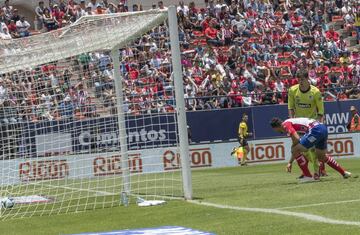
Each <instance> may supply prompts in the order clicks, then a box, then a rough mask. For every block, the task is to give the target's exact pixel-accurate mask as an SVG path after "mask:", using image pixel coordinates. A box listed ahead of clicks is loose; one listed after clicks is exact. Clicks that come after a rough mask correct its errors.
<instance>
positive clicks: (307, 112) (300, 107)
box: [288, 84, 324, 119]
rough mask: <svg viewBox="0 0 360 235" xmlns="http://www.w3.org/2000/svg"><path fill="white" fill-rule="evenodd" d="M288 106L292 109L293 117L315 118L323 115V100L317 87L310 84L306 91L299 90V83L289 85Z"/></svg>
mask: <svg viewBox="0 0 360 235" xmlns="http://www.w3.org/2000/svg"><path fill="white" fill-rule="evenodd" d="M288 108H289V109H293V110H294V112H295V117H307V118H312V119H317V118H318V115H324V101H323V98H322V96H321V92H320V91H319V89H318V88H316V87H314V86H312V85H311V86H310V89H309V90H308V91H307V92H302V91H300V88H299V84H297V85H294V86H292V87H290V89H289V92H288Z"/></svg>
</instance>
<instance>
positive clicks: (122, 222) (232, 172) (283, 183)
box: [0, 159, 360, 235]
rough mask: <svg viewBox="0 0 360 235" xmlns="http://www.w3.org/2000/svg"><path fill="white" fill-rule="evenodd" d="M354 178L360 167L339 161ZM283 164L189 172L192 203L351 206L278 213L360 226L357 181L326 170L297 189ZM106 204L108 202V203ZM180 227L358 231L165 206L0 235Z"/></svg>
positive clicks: (65, 218)
mask: <svg viewBox="0 0 360 235" xmlns="http://www.w3.org/2000/svg"><path fill="white" fill-rule="evenodd" d="M339 162H340V163H341V164H342V165H343V166H344V167H345V168H346V169H348V170H349V171H351V172H352V173H353V175H358V174H360V161H359V160H357V159H351V160H350V159H346V160H340V161H339ZM284 169H285V164H274V165H257V166H248V167H236V168H222V169H207V170H196V171H193V190H194V197H195V199H197V200H200V201H204V202H211V203H215V204H221V205H229V206H237V207H251V208H254V207H255V208H283V207H293V206H299V205H308V204H316V203H322V202H337V201H346V200H357V199H359V201H355V202H349V203H340V204H334V205H331V204H328V205H317V206H304V207H301V208H289V209H282V210H287V211H294V212H304V213H310V214H314V215H321V216H324V217H327V218H332V219H338V220H348V221H360V213H359V210H360V196H359V187H360V178H351V179H347V180H344V179H342V177H341V176H340V175H339V174H338V173H337V172H334V171H333V170H331V169H329V167H327V170H328V172H329V174H330V176H328V177H326V178H323V179H322V182H319V183H307V184H298V183H297V180H296V179H295V178H296V177H297V176H298V175H299V171H298V170H297V167H294V172H293V173H292V174H287V173H285V170H284ZM111 200H113V199H112V198H111ZM164 225H174V226H184V227H190V228H194V229H199V230H203V231H209V232H213V233H216V234H359V231H360V227H356V226H346V225H329V224H324V223H318V222H312V221H309V220H305V219H301V218H297V217H290V216H284V215H276V214H264V213H255V212H244V211H237V210H230V209H218V208H213V207H206V206H201V205H194V204H190V203H187V202H184V201H169V202H168V203H167V204H166V205H165V206H156V207H148V208H140V207H137V206H136V205H134V204H132V205H130V206H129V207H127V208H125V207H122V206H120V207H114V208H106V209H98V210H91V211H87V212H84V213H71V214H63V215H53V216H42V217H40V216H35V217H31V218H24V219H14V220H8V221H2V222H0V231H1V233H0V234H7V235H10V234H27V235H31V234H37V235H40V234H46V235H48V234H72V233H81V232H95V231H112V230H122V229H129V228H146V227H159V226H164Z"/></svg>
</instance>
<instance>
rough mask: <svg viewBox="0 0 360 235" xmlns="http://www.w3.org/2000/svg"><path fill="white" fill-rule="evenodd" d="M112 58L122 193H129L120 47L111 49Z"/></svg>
mask: <svg viewBox="0 0 360 235" xmlns="http://www.w3.org/2000/svg"><path fill="white" fill-rule="evenodd" d="M111 58H112V60H113V65H114V83H115V92H116V107H117V119H118V128H119V142H120V143H119V144H120V155H121V171H122V185H123V188H122V193H123V192H125V193H126V194H127V195H128V194H129V193H130V169H129V155H128V145H127V144H128V143H127V134H126V123H125V114H124V112H122V108H123V107H124V97H123V87H122V78H121V75H120V59H119V49H118V48H117V47H115V48H113V49H112V50H111Z"/></svg>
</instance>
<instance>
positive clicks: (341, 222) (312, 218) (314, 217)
mask: <svg viewBox="0 0 360 235" xmlns="http://www.w3.org/2000/svg"><path fill="white" fill-rule="evenodd" d="M188 202H190V203H193V204H197V205H203V206H209V207H215V208H220V209H231V210H237V211H248V212H260V213H269V214H278V215H286V216H293V217H299V218H302V219H306V220H310V221H313V222H319V223H326V224H339V225H353V226H360V222H358V221H346V220H336V219H330V218H326V217H323V216H319V215H313V214H308V213H301V212H291V211H282V210H279V209H267V208H248V207H237V206H227V205H221V204H215V203H210V202H200V201H188Z"/></svg>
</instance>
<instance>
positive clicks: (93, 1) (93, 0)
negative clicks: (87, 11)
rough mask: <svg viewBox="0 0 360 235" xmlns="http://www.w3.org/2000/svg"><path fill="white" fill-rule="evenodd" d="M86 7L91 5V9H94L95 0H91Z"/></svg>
mask: <svg viewBox="0 0 360 235" xmlns="http://www.w3.org/2000/svg"><path fill="white" fill-rule="evenodd" d="M87 7H91V11H96V7H97V4H96V0H91V1H90V2H89V4H88V5H87Z"/></svg>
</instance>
